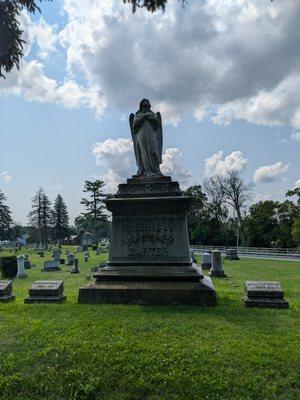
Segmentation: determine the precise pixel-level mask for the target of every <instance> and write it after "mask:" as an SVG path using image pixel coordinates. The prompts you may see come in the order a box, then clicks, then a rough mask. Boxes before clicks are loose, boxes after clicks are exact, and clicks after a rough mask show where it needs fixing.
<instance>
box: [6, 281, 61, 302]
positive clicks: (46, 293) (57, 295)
mask: <svg viewBox="0 0 300 400" xmlns="http://www.w3.org/2000/svg"><path fill="white" fill-rule="evenodd" d="M12 283H13V281H11V280H9V281H0V303H8V302H10V301H12V300H15V295H14V294H13V293H12ZM65 300H66V296H65V295H64V282H63V281H58V280H57V281H36V282H34V284H33V285H32V286H31V288H30V289H29V295H28V297H26V298H25V300H24V302H25V303H26V304H28V303H61V302H63V301H65Z"/></svg>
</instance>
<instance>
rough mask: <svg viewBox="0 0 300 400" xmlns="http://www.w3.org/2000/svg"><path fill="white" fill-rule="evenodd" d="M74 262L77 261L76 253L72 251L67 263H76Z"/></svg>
mask: <svg viewBox="0 0 300 400" xmlns="http://www.w3.org/2000/svg"><path fill="white" fill-rule="evenodd" d="M74 262H75V255H74V254H72V253H70V254H69V255H68V256H67V263H66V265H74Z"/></svg>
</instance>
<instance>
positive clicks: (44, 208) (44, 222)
mask: <svg viewBox="0 0 300 400" xmlns="http://www.w3.org/2000/svg"><path fill="white" fill-rule="evenodd" d="M31 208H32V210H31V211H30V212H29V214H28V219H29V223H30V224H31V226H33V227H34V228H36V229H37V230H38V233H39V243H40V244H44V245H47V244H48V240H49V233H50V232H49V231H50V227H51V221H52V210H51V202H50V200H49V199H48V197H47V195H46V194H45V192H44V189H42V188H39V190H38V192H37V194H36V195H35V196H34V197H33V199H32V205H31Z"/></svg>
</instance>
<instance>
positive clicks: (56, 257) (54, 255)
mask: <svg viewBox="0 0 300 400" xmlns="http://www.w3.org/2000/svg"><path fill="white" fill-rule="evenodd" d="M60 253H61V250H53V252H52V258H53V260H54V261H60Z"/></svg>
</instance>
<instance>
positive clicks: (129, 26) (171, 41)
mask: <svg viewBox="0 0 300 400" xmlns="http://www.w3.org/2000/svg"><path fill="white" fill-rule="evenodd" d="M42 11H43V12H42V15H35V16H29V15H28V14H27V13H23V14H22V15H21V17H20V21H21V25H22V29H23V30H24V36H25V39H26V41H27V44H26V47H25V53H26V57H25V58H24V60H23V61H22V63H21V65H20V71H13V72H12V73H11V74H10V75H9V76H7V79H6V80H1V81H0V115H1V123H0V189H1V190H2V191H3V192H4V193H5V194H6V196H7V197H8V204H9V205H10V206H11V209H12V211H13V217H14V219H15V220H17V221H20V222H23V223H25V222H26V216H27V213H28V211H29V209H30V199H31V197H32V196H33V195H34V194H35V192H36V191H37V190H38V188H39V186H42V187H44V189H45V190H46V192H47V193H48V195H49V197H50V199H51V200H53V199H54V198H55V196H56V195H57V193H61V194H62V196H63V197H64V199H65V200H66V202H67V205H68V207H69V211H70V215H71V218H72V219H73V218H74V217H75V216H76V215H78V214H79V213H80V212H81V210H82V209H81V206H80V205H79V201H80V198H81V196H82V187H83V183H84V180H86V179H95V178H100V177H101V178H102V179H104V180H105V182H106V184H107V191H110V192H111V191H114V190H115V189H116V187H117V185H118V183H120V182H121V181H124V180H125V179H126V178H127V177H129V176H130V175H132V174H133V173H135V165H134V159H133V153H132V145H131V139H130V132H129V127H128V115H129V113H130V112H133V111H136V109H137V107H138V103H139V101H140V100H141V99H142V98H143V97H147V98H149V99H150V101H151V104H152V109H153V110H154V111H157V110H160V111H161V113H162V118H163V122H164V156H163V164H162V170H163V172H164V173H165V174H168V175H171V176H172V177H173V178H174V179H178V180H179V181H180V183H181V185H182V186H183V187H184V186H187V185H191V184H194V183H201V181H202V180H203V178H204V177H206V176H211V175H213V174H216V173H218V174H221V175H226V173H228V171H230V170H232V169H234V170H237V171H240V172H241V173H242V174H243V177H244V178H245V180H249V181H250V180H252V181H254V182H255V185H256V186H255V190H254V193H253V201H254V200H255V201H257V200H261V199H270V198H272V199H283V198H284V194H285V192H286V190H287V189H288V188H292V187H294V186H295V185H297V184H300V46H299V43H300V30H299V26H300V1H299V0H274V2H270V1H269V0H202V1H198V0H190V1H189V2H188V6H187V7H186V8H185V9H182V8H181V7H180V5H179V4H178V2H177V0H169V4H168V7H167V10H166V12H165V13H162V12H158V13H155V14H154V15H150V14H149V13H147V12H146V11H144V10H138V11H137V13H136V14H135V15H132V14H131V10H130V6H128V5H124V4H123V2H122V0H105V1H104V0H85V1H78V0H54V1H53V2H49V3H48V2H43V3H42ZM297 182H298V183H297Z"/></svg>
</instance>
